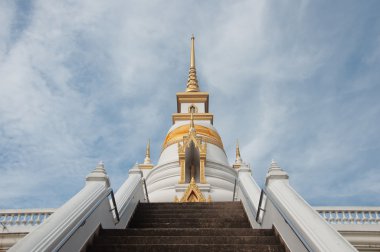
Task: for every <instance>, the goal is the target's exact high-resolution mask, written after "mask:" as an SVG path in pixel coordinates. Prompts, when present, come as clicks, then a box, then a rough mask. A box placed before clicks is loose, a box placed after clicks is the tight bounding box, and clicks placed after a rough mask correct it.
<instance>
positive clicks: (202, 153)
mask: <svg viewBox="0 0 380 252" xmlns="http://www.w3.org/2000/svg"><path fill="white" fill-rule="evenodd" d="M184 126H187V129H188V133H187V135H185V136H182V141H181V142H179V143H178V159H179V164H180V167H181V170H180V180H179V183H180V184H184V183H185V181H186V177H185V176H186V175H185V169H186V167H185V159H186V148H188V147H190V144H191V142H193V143H194V145H195V148H197V149H198V151H199V158H200V167H199V169H200V182H201V183H204V184H205V183H206V177H205V172H204V170H205V163H206V153H207V145H206V143H203V141H202V137H201V136H197V131H196V128H197V126H199V125H194V118H193V114H191V121H190V126H188V125H184ZM181 127H183V126H181ZM181 127H179V128H181ZM202 127H203V126H202ZM204 128H206V127H204ZM207 129H208V128H207Z"/></svg>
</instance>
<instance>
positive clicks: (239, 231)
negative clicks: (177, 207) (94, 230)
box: [101, 228, 274, 236]
mask: <svg viewBox="0 0 380 252" xmlns="http://www.w3.org/2000/svg"><path fill="white" fill-rule="evenodd" d="M101 235H106V236H112V235H130V236H194V235H197V236H272V235H274V234H273V230H272V229H252V228H143V229H142V228H127V229H102V231H101Z"/></svg>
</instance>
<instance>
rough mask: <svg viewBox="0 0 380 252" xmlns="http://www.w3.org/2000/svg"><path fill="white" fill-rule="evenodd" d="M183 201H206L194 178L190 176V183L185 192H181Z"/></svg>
mask: <svg viewBox="0 0 380 252" xmlns="http://www.w3.org/2000/svg"><path fill="white" fill-rule="evenodd" d="M180 202H181V203H183V202H206V199H205V197H204V196H203V194H202V192H201V190H200V189H199V187H198V186H197V184H196V183H195V180H194V178H191V180H190V184H189V186H188V187H187V189H186V191H185V193H184V194H183V196H182V198H181V200H180Z"/></svg>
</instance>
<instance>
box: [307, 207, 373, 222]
mask: <svg viewBox="0 0 380 252" xmlns="http://www.w3.org/2000/svg"><path fill="white" fill-rule="evenodd" d="M314 209H315V210H316V211H317V212H318V213H319V214H320V215H321V216H322V218H324V219H325V220H326V221H327V222H328V223H330V224H380V207H314Z"/></svg>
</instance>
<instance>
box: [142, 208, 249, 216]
mask: <svg viewBox="0 0 380 252" xmlns="http://www.w3.org/2000/svg"><path fill="white" fill-rule="evenodd" d="M191 213H201V214H230V215H234V214H245V212H244V210H243V209H229V210H225V209H224V210H223V209H186V208H183V209H182V208H178V209H138V210H136V212H135V214H140V215H145V214H191Z"/></svg>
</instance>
